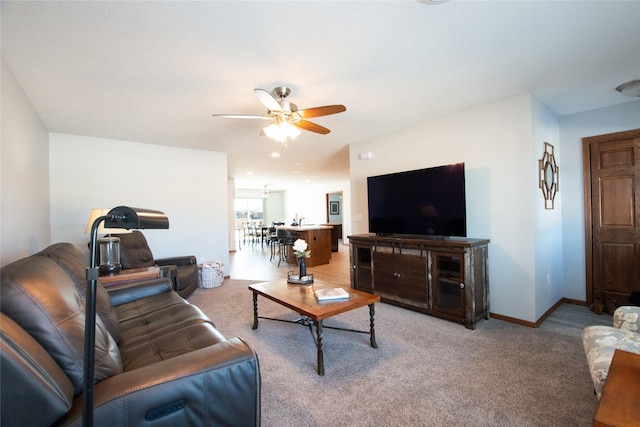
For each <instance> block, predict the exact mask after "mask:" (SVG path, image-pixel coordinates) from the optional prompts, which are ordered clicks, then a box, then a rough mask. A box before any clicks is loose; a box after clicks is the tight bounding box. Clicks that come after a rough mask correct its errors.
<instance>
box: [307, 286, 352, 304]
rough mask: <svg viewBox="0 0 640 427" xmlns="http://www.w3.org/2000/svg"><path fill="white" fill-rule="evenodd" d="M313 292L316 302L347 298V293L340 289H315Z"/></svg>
mask: <svg viewBox="0 0 640 427" xmlns="http://www.w3.org/2000/svg"><path fill="white" fill-rule="evenodd" d="M313 292H314V293H315V294H316V298H317V299H318V301H329V300H334V299H348V298H349V293H348V292H347V291H345V290H344V289H342V288H331V289H316V290H315V291H313Z"/></svg>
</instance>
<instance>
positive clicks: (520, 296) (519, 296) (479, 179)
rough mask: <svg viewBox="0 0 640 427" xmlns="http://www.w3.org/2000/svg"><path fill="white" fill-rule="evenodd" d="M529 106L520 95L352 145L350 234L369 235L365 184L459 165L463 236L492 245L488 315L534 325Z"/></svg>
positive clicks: (532, 165) (532, 164)
mask: <svg viewBox="0 0 640 427" xmlns="http://www.w3.org/2000/svg"><path fill="white" fill-rule="evenodd" d="M531 102H532V101H531V97H530V96H529V95H528V94H524V95H518V96H515V97H512V98H508V99H504V100H501V101H497V102H494V103H491V104H486V105H483V106H480V107H477V108H474V109H471V110H468V111H463V112H460V113H457V114H454V115H451V116H447V117H443V118H440V119H435V120H431V121H429V122H426V123H422V124H418V125H416V126H413V127H411V128H407V129H403V130H399V131H397V132H393V133H391V134H387V135H381V136H378V137H375V138H371V139H369V140H367V141H362V142H358V143H354V144H352V145H351V147H350V168H351V196H352V201H351V206H352V212H353V215H352V218H353V222H352V226H353V233H354V234H358V233H366V232H368V215H367V191H366V188H367V187H366V177H367V176H371V175H379V174H383V173H390V172H397V171H402V170H412V169H420V168H425V167H431V166H439V165H445V164H450V163H458V162H465V174H466V203H467V233H468V236H469V237H478V238H489V239H491V243H490V245H489V276H490V280H489V281H490V303H491V307H490V309H491V311H492V312H494V313H499V314H501V315H504V316H509V317H514V318H518V319H522V320H526V321H535V320H536V309H535V294H534V285H533V284H534V276H535V273H536V272H535V268H534V248H535V232H534V210H535V209H534V202H540V200H539V198H538V197H537V196H538V194H537V193H535V192H536V191H539V190H538V189H537V185H536V179H535V178H534V171H535V170H536V163H535V161H534V159H535V156H534V149H533V138H532V129H533V126H532V122H531V117H532V115H531V108H532V105H531ZM368 151H371V152H372V154H373V157H372V158H371V159H369V160H359V158H358V155H359V153H362V152H368ZM538 151H539V149H538V147H537V144H536V149H535V152H536V155H537V154H538ZM536 177H537V175H536ZM534 193H535V196H536V198H535V200H534Z"/></svg>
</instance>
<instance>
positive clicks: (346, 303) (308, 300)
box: [249, 280, 380, 375]
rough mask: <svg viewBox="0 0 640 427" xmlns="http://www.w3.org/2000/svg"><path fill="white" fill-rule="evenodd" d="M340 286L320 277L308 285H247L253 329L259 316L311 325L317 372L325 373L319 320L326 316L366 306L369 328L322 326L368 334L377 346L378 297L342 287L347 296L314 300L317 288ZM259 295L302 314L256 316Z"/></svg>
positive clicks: (320, 322) (280, 283) (374, 346)
mask: <svg viewBox="0 0 640 427" xmlns="http://www.w3.org/2000/svg"><path fill="white" fill-rule="evenodd" d="M336 287H341V286H335V285H331V284H329V283H326V282H322V281H320V280H316V281H315V282H314V283H312V284H309V285H293V284H289V283H287V281H286V280H281V281H277V282H265V283H258V284H255V285H249V290H250V291H251V292H253V329H258V319H269V320H277V321H280V322H289V323H298V324H301V325H304V326H308V327H309V329H310V330H311V332H312V334H313V329H312V327H311V325H312V324H313V325H315V328H316V336H315V337H314V338H315V341H316V347H317V349H318V375H324V352H323V350H322V327H323V326H322V321H323V320H324V319H327V318H329V317H332V316H335V315H337V314H340V313H344V312H347V311H350V310H354V309H356V308H360V307H364V306H365V305H367V306H369V331H368V332H367V331H358V330H354V329H345V328H337V327H331V326H325V328H327V329H339V330H342V331H350V332H359V333H364V334H369V339H370V343H371V347H373V348H378V345H377V344H376V334H375V327H374V317H375V306H374V304H375V303H377V302H380V297H379V296H377V295H373V294H370V293H367V292H362V291H358V290H355V289H350V288H343V289H344V290H345V291H347V292H348V293H349V299H342V300H333V301H322V302H318V300H316V297H315V294H314V293H313V291H314V290H316V289H322V288H336ZM258 295H262V296H263V297H265V298H268V299H270V300H271V301H274V302H276V303H278V304H280V305H283V306H285V307H287V308H290V309H291V310H293V311H296V312H297V313H299V314H301V315H302V316H303V317H302V318H301V319H299V320H296V321H290V320H283V319H274V318H270V317H261V316H258Z"/></svg>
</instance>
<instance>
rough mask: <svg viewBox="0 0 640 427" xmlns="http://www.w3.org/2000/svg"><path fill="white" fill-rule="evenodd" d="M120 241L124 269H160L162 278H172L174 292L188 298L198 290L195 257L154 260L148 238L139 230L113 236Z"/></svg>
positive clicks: (121, 260) (121, 261)
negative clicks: (155, 267) (156, 267)
mask: <svg viewBox="0 0 640 427" xmlns="http://www.w3.org/2000/svg"><path fill="white" fill-rule="evenodd" d="M112 236H115V237H118V238H119V239H120V263H121V264H122V268H123V269H125V270H126V269H129V268H141V267H151V266H154V265H157V266H158V267H160V271H161V274H162V277H170V278H171V280H172V282H173V288H174V290H175V291H176V292H177V293H178V295H180V296H181V297H182V298H188V297H189V296H190V295H191V294H192V293H193V292H194V291H195V290H196V289H197V288H198V264H197V262H196V257H195V256H193V255H187V256H177V257H172V258H161V259H154V258H153V253H152V252H151V248H149V244H148V243H147V238H146V237H144V234H142V232H140V231H138V230H133V231H132V232H131V233H123V234H112Z"/></svg>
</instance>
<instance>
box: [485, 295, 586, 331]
mask: <svg viewBox="0 0 640 427" xmlns="http://www.w3.org/2000/svg"><path fill="white" fill-rule="evenodd" d="M565 303H566V304H573V305H580V306H583V307H586V306H587V303H586V302H585V301H580V300H575V299H570V298H561V299H560V300H559V301H558V302H557V303H555V304H554V305H553V306H552V307H551V308H550V309H549V310H547V311H546V312H545V313H544V314H543V315H542V316H541V317H540V318H539V319H538V320H537V321H535V322H529V321H527V320H522V319H518V318H515V317H509V316H503V315H502V314H496V313H491V318H492V319H498V320H503V321H505V322H509V323H515V324H517V325H522V326H527V327H529V328H538V327H540V325H541V324H542V322H544V321H545V320H546V319H547V317H549V316H551V313H553V312H554V311H555V310H556V309H557V308H558V307H560V306H561V305H562V304H565Z"/></svg>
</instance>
